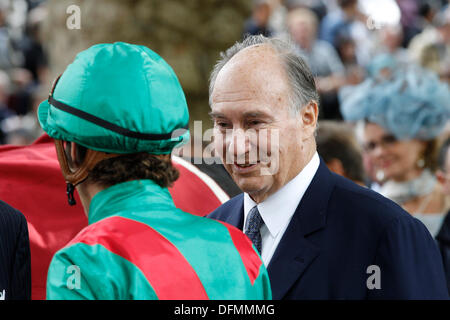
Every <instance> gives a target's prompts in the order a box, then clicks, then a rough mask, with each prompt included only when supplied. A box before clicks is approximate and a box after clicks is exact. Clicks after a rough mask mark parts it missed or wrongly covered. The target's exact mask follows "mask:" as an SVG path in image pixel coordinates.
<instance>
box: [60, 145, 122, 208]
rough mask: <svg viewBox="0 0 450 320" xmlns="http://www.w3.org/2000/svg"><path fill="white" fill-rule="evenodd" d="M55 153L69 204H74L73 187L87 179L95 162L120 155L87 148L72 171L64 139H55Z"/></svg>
mask: <svg viewBox="0 0 450 320" xmlns="http://www.w3.org/2000/svg"><path fill="white" fill-rule="evenodd" d="M55 146H56V155H57V156H58V161H59V165H60V166H61V170H62V173H63V176H64V179H65V180H66V183H67V199H68V201H69V205H71V206H73V205H75V204H76V202H75V198H74V196H73V192H74V190H75V187H76V186H77V185H78V184H80V183H82V182H83V181H84V180H86V179H87V177H88V175H89V171H91V170H92V169H93V168H94V167H95V165H96V164H97V163H99V162H100V161H102V160H105V159H110V158H114V157H118V156H121V154H116V153H105V152H101V151H95V150H92V149H87V151H86V155H85V157H84V160H83V163H82V164H81V165H80V166H79V168H77V169H76V170H74V171H72V170H71V169H70V167H69V162H68V160H67V156H66V152H65V150H64V141H62V140H57V139H55Z"/></svg>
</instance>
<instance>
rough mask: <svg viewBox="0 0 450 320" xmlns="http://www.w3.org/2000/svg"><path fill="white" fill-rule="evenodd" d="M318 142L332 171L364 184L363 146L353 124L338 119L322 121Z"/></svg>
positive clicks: (322, 154)
mask: <svg viewBox="0 0 450 320" xmlns="http://www.w3.org/2000/svg"><path fill="white" fill-rule="evenodd" d="M316 142H317V152H318V153H319V155H320V156H321V157H322V159H323V160H324V161H325V163H326V165H327V167H328V168H329V169H330V170H331V171H333V172H335V173H337V174H340V175H341V176H343V177H346V178H348V179H350V180H352V181H353V182H355V183H357V184H359V185H362V186H363V185H364V182H365V177H364V169H363V162H362V155H361V148H360V146H359V144H358V142H357V140H356V137H355V135H354V133H353V129H352V127H351V126H349V125H348V124H346V123H343V122H338V121H330V120H323V121H320V122H319V128H318V129H317V137H316Z"/></svg>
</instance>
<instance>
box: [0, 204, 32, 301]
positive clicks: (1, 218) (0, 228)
mask: <svg viewBox="0 0 450 320" xmlns="http://www.w3.org/2000/svg"><path fill="white" fill-rule="evenodd" d="M30 259H31V258H30V243H29V241H28V227H27V221H26V220H25V217H24V216H23V215H22V213H20V212H19V211H17V210H16V209H14V208H12V207H10V206H9V205H7V204H6V203H4V202H3V201H0V300H29V299H30V298H31V267H30V266H31V263H30Z"/></svg>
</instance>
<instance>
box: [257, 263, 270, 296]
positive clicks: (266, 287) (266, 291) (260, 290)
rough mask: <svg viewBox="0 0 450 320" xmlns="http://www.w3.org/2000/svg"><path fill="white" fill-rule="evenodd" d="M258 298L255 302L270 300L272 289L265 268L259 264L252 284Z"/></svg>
mask: <svg viewBox="0 0 450 320" xmlns="http://www.w3.org/2000/svg"><path fill="white" fill-rule="evenodd" d="M253 287H255V289H256V292H257V294H258V296H257V297H256V299H257V300H272V289H271V287H270V280H269V275H268V274H267V270H266V267H265V266H264V264H261V267H260V270H259V275H258V277H257V278H256V279H255V282H254V283H253Z"/></svg>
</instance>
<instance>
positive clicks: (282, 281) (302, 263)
mask: <svg viewBox="0 0 450 320" xmlns="http://www.w3.org/2000/svg"><path fill="white" fill-rule="evenodd" d="M333 186H334V182H333V176H332V174H331V173H330V171H329V170H328V168H327V167H326V165H325V163H324V162H323V160H322V159H321V160H320V165H319V168H318V170H317V172H316V174H315V176H314V178H313V180H312V181H311V184H310V185H309V187H308V189H307V190H306V192H305V194H304V195H303V198H302V200H301V201H300V204H299V205H298V207H297V209H296V211H295V213H294V215H293V216H292V219H291V222H290V223H289V226H288V228H287V229H286V231H285V233H284V235H283V237H282V239H281V241H280V243H279V244H278V247H277V249H276V251H275V253H274V255H273V257H272V259H271V261H270V264H269V266H268V268H267V271H268V273H269V278H270V282H271V286H272V296H273V299H276V300H279V299H282V298H283V297H284V296H285V294H286V293H287V292H288V290H289V289H290V288H291V287H292V285H293V284H294V283H295V282H296V281H297V280H298V279H299V278H300V277H301V275H302V274H303V273H304V271H305V270H306V269H307V268H308V267H309V266H310V264H311V263H312V262H313V261H314V259H315V258H316V257H317V256H318V255H319V253H320V248H319V247H317V246H316V245H314V244H313V243H311V242H310V241H308V239H307V236H308V235H309V234H311V233H313V232H315V231H318V230H320V229H322V228H324V227H325V224H326V210H327V205H328V199H329V197H330V195H331V191H332V189H333Z"/></svg>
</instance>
